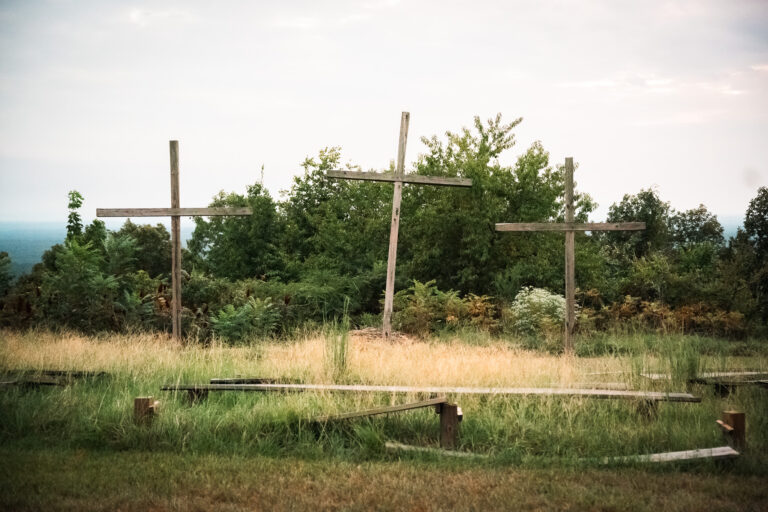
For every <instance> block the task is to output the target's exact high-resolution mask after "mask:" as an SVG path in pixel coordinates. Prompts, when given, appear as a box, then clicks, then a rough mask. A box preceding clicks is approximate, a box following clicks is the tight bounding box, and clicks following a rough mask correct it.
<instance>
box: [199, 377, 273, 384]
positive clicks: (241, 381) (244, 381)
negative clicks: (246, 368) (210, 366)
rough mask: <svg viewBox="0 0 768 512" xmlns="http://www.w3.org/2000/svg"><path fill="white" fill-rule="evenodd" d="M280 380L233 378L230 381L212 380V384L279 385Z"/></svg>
mask: <svg viewBox="0 0 768 512" xmlns="http://www.w3.org/2000/svg"><path fill="white" fill-rule="evenodd" d="M277 382H278V379H270V378H266V377H233V378H229V379H211V384H277Z"/></svg>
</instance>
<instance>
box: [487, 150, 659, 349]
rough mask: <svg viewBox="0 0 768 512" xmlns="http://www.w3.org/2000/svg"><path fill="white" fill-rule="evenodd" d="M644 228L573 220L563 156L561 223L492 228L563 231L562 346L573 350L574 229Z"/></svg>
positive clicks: (569, 163)
mask: <svg viewBox="0 0 768 512" xmlns="http://www.w3.org/2000/svg"><path fill="white" fill-rule="evenodd" d="M642 229H645V222H585V223H579V224H577V223H575V222H574V207H573V158H566V159H565V222H564V223H562V224H558V223H554V222H518V223H498V224H496V231H564V232H565V307H566V313H565V329H564V331H565V332H564V338H565V339H564V347H565V351H566V352H567V353H570V352H572V351H573V341H572V336H573V326H574V323H575V321H576V318H575V316H576V313H575V302H576V298H575V295H576V275H575V273H576V272H575V263H574V232H576V231H637V230H642Z"/></svg>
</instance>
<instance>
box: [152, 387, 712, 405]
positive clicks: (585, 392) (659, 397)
mask: <svg viewBox="0 0 768 512" xmlns="http://www.w3.org/2000/svg"><path fill="white" fill-rule="evenodd" d="M161 389H162V390H163V391H187V392H188V393H190V395H192V394H195V395H196V396H202V394H203V393H204V394H205V395H207V393H208V392H211V391H241V392H248V391H259V392H269V391H282V392H288V391H336V392H344V391H352V392H379V393H427V394H437V395H447V394H456V395H503V396H510V395H518V396H570V397H585V398H598V399H624V400H642V401H646V402H701V398H700V397H697V396H694V395H692V394H690V393H666V392H661V391H633V390H616V389H580V388H491V387H440V386H371V385H345V384H191V385H190V384H181V385H171V384H169V385H165V386H162V387H161Z"/></svg>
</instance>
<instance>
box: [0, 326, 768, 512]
mask: <svg viewBox="0 0 768 512" xmlns="http://www.w3.org/2000/svg"><path fill="white" fill-rule="evenodd" d="M524 345H525V344H524V343H522V342H521V340H516V339H507V338H498V337H490V336H487V335H484V334H481V333H477V332H473V333H464V334H459V335H452V336H447V337H432V338H428V339H416V338H410V337H407V336H403V337H398V338H396V339H395V340H394V341H393V342H386V341H383V340H381V339H378V338H376V337H373V336H369V335H367V333H366V332H364V331H362V332H360V331H357V332H356V331H353V332H352V333H348V332H347V331H344V330H341V329H339V326H336V327H335V328H332V327H329V328H327V329H325V330H324V331H315V332H307V333H303V334H301V333H298V334H295V335H294V336H293V337H292V338H291V339H290V340H285V339H274V340H269V341H264V342H260V343H253V344H249V345H244V346H230V345H223V344H220V343H217V342H213V343H211V344H208V345H206V346H203V345H200V344H188V345H184V344H179V343H176V342H173V341H171V340H169V339H168V338H167V337H165V336H162V335H155V334H131V335H118V334H109V335H104V336H90V337H86V336H82V335H79V334H75V333H69V332H50V331H44V330H30V331H25V332H15V331H0V368H2V369H3V370H4V371H6V372H11V371H13V370H24V371H25V372H27V373H26V374H27V375H28V376H34V375H35V370H42V369H59V370H77V371H93V372H106V375H103V376H98V375H95V376H91V377H86V378H82V379H73V380H72V381H71V382H70V383H69V385H67V386H64V387H52V388H35V389H24V388H21V387H14V386H8V387H4V388H3V389H2V390H1V391H0V454H1V456H2V458H3V461H4V462H3V464H2V468H0V483H1V484H2V485H1V486H0V487H2V489H3V492H2V495H1V496H0V507H2V508H4V509H9V510H11V509H13V510H24V509H40V508H46V509H62V510H65V509H70V510H83V509H86V510H106V509H110V510H111V509H123V510H133V509H147V508H150V509H163V510H164V509H210V508H213V507H216V508H222V509H232V510H239V509H250V510H253V509H265V510H270V509H292V508H307V507H309V506H314V507H316V508H318V509H402V508H411V509H414V510H431V509H437V510H441V509H478V510H479V509H483V510H485V509H509V508H511V507H512V508H518V509H540V508H545V509H563V510H567V509H594V510H611V509H627V510H650V509H658V508H659V507H663V508H664V509H668V510H698V509H701V508H702V507H706V508H708V509H710V510H714V509H723V510H725V509H730V510H733V509H740V510H761V509H765V508H766V507H768V485H766V484H768V391H766V390H765V389H762V388H759V387H747V386H745V387H739V388H737V389H736V390H735V391H734V392H733V393H731V394H729V395H726V396H721V395H720V394H718V393H716V392H715V390H713V389H712V387H709V386H703V385H690V384H688V383H687V379H688V378H689V377H690V376H692V374H695V373H696V372H701V371H722V370H739V369H743V370H756V371H768V349H766V347H765V343H760V342H757V341H752V342H745V341H741V342H729V341H725V340H719V339H714V338H702V337H696V336H682V335H658V334H643V333H624V334H612V335H607V334H606V335H604V336H602V337H600V338H594V339H590V340H582V341H581V346H582V349H581V352H585V353H593V354H600V355H593V356H589V357H586V356H581V357H575V356H565V355H552V354H548V353H543V352H540V351H531V350H525V349H523V348H522V346H524ZM583 347H588V348H589V347H591V349H590V350H587V349H585V348H583ZM606 347H608V348H606ZM646 371H651V372H662V373H669V374H670V375H671V377H672V378H671V379H670V380H669V381H662V382H653V381H649V380H648V379H646V378H644V377H642V376H641V373H643V372H646ZM216 377H262V378H274V379H278V380H279V381H283V382H303V383H345V384H358V383H359V384H382V385H386V384H389V385H409V386H422V385H430V386H489V387H566V388H569V387H571V388H585V387H596V388H601V387H626V388H628V389H639V390H661V391H686V390H688V391H690V392H691V393H693V394H695V395H696V396H700V397H701V398H702V401H701V403H666V402H663V403H660V404H659V407H658V411H657V413H656V414H655V415H654V414H650V415H649V414H648V411H647V410H645V409H644V408H643V407H642V406H641V405H640V404H638V403H637V402H635V401H631V400H594V399H588V398H583V397H521V396H506V397H505V396H469V395H459V396H456V395H454V396H449V398H450V399H451V400H452V401H455V402H456V403H458V404H459V405H460V406H461V407H462V409H463V412H464V420H463V422H462V423H461V426H460V433H459V444H458V446H457V450H458V451H459V452H465V453H472V454H478V455H482V456H483V457H466V458H454V457H447V456H441V455H436V454H413V453H404V452H390V451H387V450H385V447H384V443H385V442H386V441H396V442H399V443H405V444H409V445H416V446H423V447H437V446H438V437H439V432H438V431H439V427H438V419H437V416H436V415H435V413H434V411H433V410H432V409H421V410H416V411H410V412H405V413H400V414H391V415H387V416H379V417H373V418H364V419H356V420H350V421H346V422H338V423H328V424H323V425H320V426H318V425H316V424H314V423H313V422H312V421H311V420H312V419H313V418H315V417H317V416H320V415H326V414H334V413H338V412H347V411H355V410H361V409H367V408H371V407H376V406H381V405H389V404H396V403H404V402H408V401H414V400H417V399H420V398H425V397H426V396H425V395H420V394H417V393H414V394H386V393H338V392H337V393H329V392H311V393H310V392H305V393H274V392H270V393H236V392H232V393H211V394H210V396H209V397H208V398H207V399H206V400H204V401H201V402H199V403H195V404H190V403H189V400H188V399H187V395H186V393H183V392H178V393H177V392H162V391H160V387H161V386H162V385H164V384H184V383H187V384H194V383H198V384H200V383H206V382H208V380H209V379H211V378H216ZM3 380H6V379H3ZM149 395H153V396H155V398H157V399H158V400H160V401H161V406H160V411H159V414H158V416H157V417H156V418H155V420H154V421H153V422H152V424H151V425H150V426H140V425H136V424H135V423H134V421H133V399H134V398H135V397H138V396H149ZM728 409H737V410H741V411H745V412H746V414H747V424H748V427H747V428H748V430H747V450H745V451H744V453H743V454H742V455H741V456H740V457H739V458H738V459H736V460H733V461H729V462H719V463H716V462H712V461H703V462H696V463H693V464H685V465H684V464H673V465H656V466H654V467H650V466H647V465H643V464H616V463H614V464H608V465H605V464H603V462H604V459H605V458H610V457H618V456H625V455H634V454H643V453H657V452H665V451H677V450H689V449H695V448H708V447H714V446H721V445H723V444H724V442H723V439H722V436H721V434H720V432H719V430H718V428H717V426H716V425H715V420H716V419H718V418H719V416H720V413H721V411H723V410H728ZM513 504H514V505H513Z"/></svg>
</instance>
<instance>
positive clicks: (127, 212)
mask: <svg viewBox="0 0 768 512" xmlns="http://www.w3.org/2000/svg"><path fill="white" fill-rule="evenodd" d="M251 213H252V211H251V209H250V208H96V216H97V217H175V216H179V217H212V216H216V215H250V214H251Z"/></svg>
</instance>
